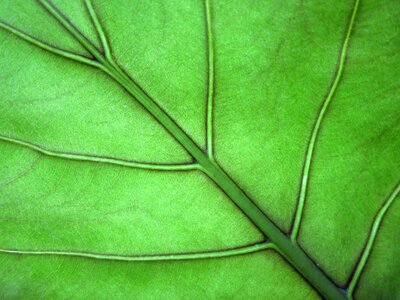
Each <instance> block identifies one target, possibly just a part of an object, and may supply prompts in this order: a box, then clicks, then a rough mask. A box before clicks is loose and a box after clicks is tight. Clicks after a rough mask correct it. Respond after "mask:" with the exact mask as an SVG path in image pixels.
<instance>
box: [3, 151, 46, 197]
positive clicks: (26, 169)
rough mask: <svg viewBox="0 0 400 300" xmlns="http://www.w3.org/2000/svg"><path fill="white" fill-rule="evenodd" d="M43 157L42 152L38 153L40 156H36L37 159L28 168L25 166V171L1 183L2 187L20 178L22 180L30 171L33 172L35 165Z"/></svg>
mask: <svg viewBox="0 0 400 300" xmlns="http://www.w3.org/2000/svg"><path fill="white" fill-rule="evenodd" d="M41 158H42V155H41V153H39V154H38V156H37V157H36V159H34V160H33V162H32V163H30V164H29V166H28V167H27V168H25V169H24V170H23V171H21V172H20V173H19V174H17V175H16V176H14V177H13V178H11V179H9V180H7V181H5V182H3V183H1V184H0V189H1V188H4V187H6V186H9V185H11V184H14V183H15V182H17V181H18V180H20V179H21V178H22V177H24V176H25V175H27V174H28V173H29V172H31V171H32V170H33V168H34V167H35V165H36V164H37V163H38V162H39V160H40V159H41Z"/></svg>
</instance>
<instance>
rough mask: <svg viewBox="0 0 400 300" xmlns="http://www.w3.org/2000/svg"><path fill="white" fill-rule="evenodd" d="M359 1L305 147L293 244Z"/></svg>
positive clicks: (342, 66) (297, 232)
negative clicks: (331, 81)
mask: <svg viewBox="0 0 400 300" xmlns="http://www.w3.org/2000/svg"><path fill="white" fill-rule="evenodd" d="M359 3H360V0H356V1H355V4H354V7H353V11H352V14H351V18H350V21H349V24H348V28H347V32H346V36H345V38H344V42H343V46H342V50H341V52H340V56H339V62H338V67H337V70H336V74H335V77H334V80H333V83H332V85H331V87H330V89H329V92H328V95H327V96H326V98H325V100H324V102H323V104H322V106H321V108H320V111H319V113H318V117H317V119H316V121H315V123H314V127H313V129H312V132H311V137H310V140H309V142H308V145H307V152H306V157H305V162H304V166H303V172H302V176H301V183H300V191H299V197H298V201H297V209H296V212H295V216H294V221H293V226H292V232H291V239H292V241H293V242H296V241H297V237H298V234H299V228H300V223H301V220H302V217H303V211H304V204H305V200H306V196H307V189H308V183H309V176H310V169H311V162H312V159H313V154H314V150H315V145H316V142H317V138H318V134H319V131H320V129H321V124H322V122H323V120H324V117H325V115H326V112H327V110H328V107H329V104H330V103H331V101H332V99H333V96H334V94H335V92H336V90H337V87H338V85H339V82H340V79H341V78H342V75H343V69H344V63H345V60H346V55H347V49H348V46H349V41H350V37H351V33H352V30H353V27H354V21H355V19H356V15H357V10H358V6H359Z"/></svg>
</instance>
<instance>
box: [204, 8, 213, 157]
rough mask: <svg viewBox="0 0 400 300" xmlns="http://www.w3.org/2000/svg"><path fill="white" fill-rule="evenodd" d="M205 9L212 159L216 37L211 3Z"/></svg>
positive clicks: (208, 140) (208, 120)
mask: <svg viewBox="0 0 400 300" xmlns="http://www.w3.org/2000/svg"><path fill="white" fill-rule="evenodd" d="M204 9H205V17H206V36H207V57H208V72H207V73H208V74H207V87H208V89H207V124H206V125H207V137H206V140H207V142H206V144H207V153H208V155H209V157H210V158H211V159H213V156H214V149H213V109H214V103H213V102H214V78H215V73H214V72H215V71H214V37H213V32H212V19H211V7H210V1H209V0H204Z"/></svg>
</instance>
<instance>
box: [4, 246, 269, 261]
mask: <svg viewBox="0 0 400 300" xmlns="http://www.w3.org/2000/svg"><path fill="white" fill-rule="evenodd" d="M272 248H274V245H273V244H271V243H259V244H253V245H249V246H245V247H241V248H234V249H225V250H218V251H207V252H193V253H190V252H189V253H177V254H162V255H137V256H125V255H116V254H101V253H89V252H74V251H46V250H17V249H0V253H7V254H18V255H21V254H22V255H24V254H25V255H58V256H75V257H84V258H92V259H100V260H113V261H141V262H146V261H147V262H150V261H171V260H196V259H210V258H222V257H229V256H236V255H244V254H249V253H254V252H258V251H262V250H266V249H272Z"/></svg>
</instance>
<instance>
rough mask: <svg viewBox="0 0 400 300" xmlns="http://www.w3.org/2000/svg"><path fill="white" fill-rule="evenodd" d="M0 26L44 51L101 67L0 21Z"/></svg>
mask: <svg viewBox="0 0 400 300" xmlns="http://www.w3.org/2000/svg"><path fill="white" fill-rule="evenodd" d="M0 28H3V29H5V30H7V31H9V32H10V33H12V34H14V35H16V36H17V37H19V38H21V39H23V40H25V41H26V42H28V43H30V44H32V45H34V46H36V47H39V48H41V49H43V50H46V51H48V52H51V53H53V54H56V55H58V56H62V57H64V58H68V59H71V60H74V61H77V62H80V63H84V64H86V65H89V66H92V67H96V68H102V66H101V65H100V64H99V63H97V62H95V61H93V60H91V59H89V58H86V57H84V56H81V55H78V54H75V53H72V52H68V51H66V50H63V49H59V48H57V47H54V46H51V45H49V44H46V43H44V42H42V41H40V40H38V39H36V38H34V37H32V36H30V35H29V34H27V33H25V32H23V31H21V30H19V29H16V28H14V27H12V26H10V25H8V24H7V23H4V22H2V21H0Z"/></svg>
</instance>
